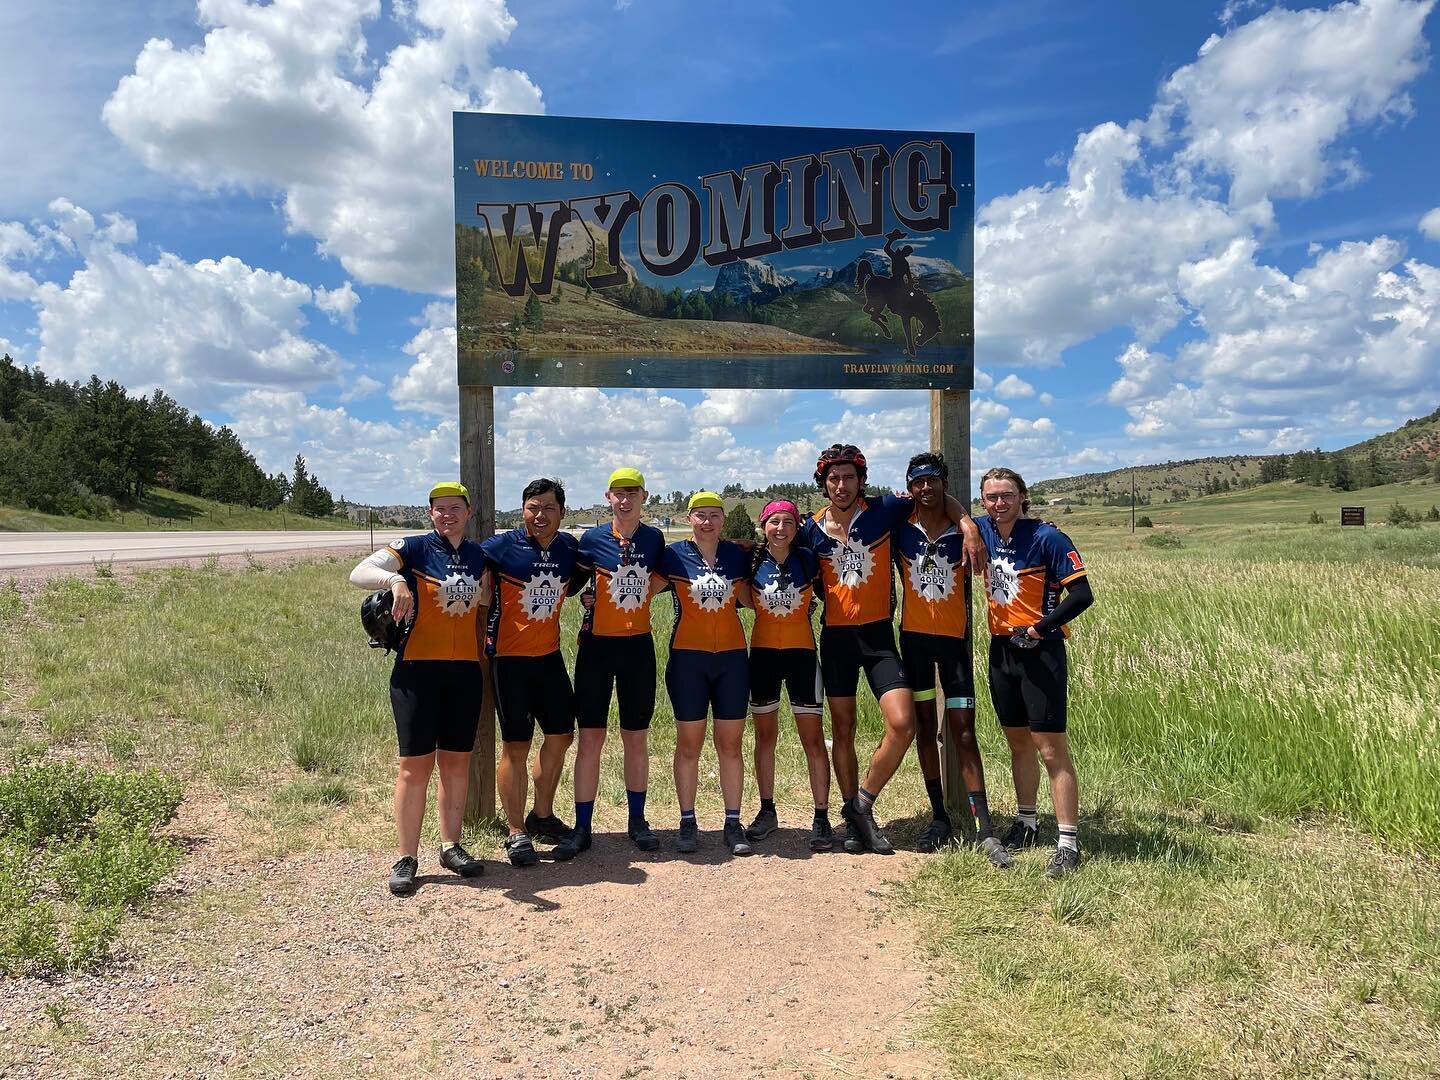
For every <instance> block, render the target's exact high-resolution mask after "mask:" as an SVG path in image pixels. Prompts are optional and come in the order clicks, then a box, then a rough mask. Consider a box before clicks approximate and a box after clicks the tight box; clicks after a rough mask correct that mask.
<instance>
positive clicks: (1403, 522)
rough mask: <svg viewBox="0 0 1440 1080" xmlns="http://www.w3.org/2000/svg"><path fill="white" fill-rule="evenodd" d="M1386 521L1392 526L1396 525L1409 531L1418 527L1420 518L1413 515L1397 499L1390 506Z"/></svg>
mask: <svg viewBox="0 0 1440 1080" xmlns="http://www.w3.org/2000/svg"><path fill="white" fill-rule="evenodd" d="M1385 520H1386V521H1388V522H1389V523H1390V524H1391V525H1396V526H1398V527H1400V528H1402V529H1408V528H1414V527H1415V526H1416V525H1418V524H1419V522H1420V517H1419V515H1418V514H1414V513H1411V511H1410V510H1409V509H1408V508H1407V507H1406V506H1405V505H1404V504H1402V503H1401V502H1400V501H1399V500H1398V499H1397V500H1396V501H1395V502H1393V503H1391V504H1390V513H1389V515H1388V516H1387V517H1386V519H1385Z"/></svg>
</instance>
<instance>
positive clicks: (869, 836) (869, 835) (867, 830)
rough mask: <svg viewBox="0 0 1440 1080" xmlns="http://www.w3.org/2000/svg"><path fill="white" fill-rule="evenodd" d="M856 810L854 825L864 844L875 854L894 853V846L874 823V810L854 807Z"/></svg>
mask: <svg viewBox="0 0 1440 1080" xmlns="http://www.w3.org/2000/svg"><path fill="white" fill-rule="evenodd" d="M856 811H857V815H856V818H855V825H856V827H857V828H858V830H859V833H860V839H861V840H862V841H863V842H864V844H865V846H866V847H867V848H869V849H870V850H871V851H873V852H874V853H875V854H876V855H894V854H895V846H894V845H893V844H891V843H890V841H889V839H888V838H887V837H886V836H885V834H884V833H883V832H881V831H880V826H879V825H876V824H875V811H873V810H861V809H859V807H856ZM847 850H848V849H847Z"/></svg>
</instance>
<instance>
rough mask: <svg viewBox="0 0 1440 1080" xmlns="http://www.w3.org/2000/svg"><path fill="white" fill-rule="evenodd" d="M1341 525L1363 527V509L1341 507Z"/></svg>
mask: <svg viewBox="0 0 1440 1080" xmlns="http://www.w3.org/2000/svg"><path fill="white" fill-rule="evenodd" d="M1340 524H1341V525H1362V526H1363V525H1364V524H1365V507H1363V506H1342V507H1340Z"/></svg>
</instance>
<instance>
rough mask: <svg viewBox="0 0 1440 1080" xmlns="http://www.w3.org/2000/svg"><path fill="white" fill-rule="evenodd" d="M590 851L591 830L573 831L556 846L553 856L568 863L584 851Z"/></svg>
mask: <svg viewBox="0 0 1440 1080" xmlns="http://www.w3.org/2000/svg"><path fill="white" fill-rule="evenodd" d="M589 850H590V830H589V829H571V830H570V835H569V836H567V837H566V838H565V839H564V840H561V841H560V843H558V844H556V845H555V850H554V852H552V854H553V855H554V856H555V858H557V859H558V860H560V861H561V862H567V861H568V860H570V859H573V858H574V857H575V856H576V855H579V854H580V853H581V852H582V851H589Z"/></svg>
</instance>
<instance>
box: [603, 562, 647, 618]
mask: <svg viewBox="0 0 1440 1080" xmlns="http://www.w3.org/2000/svg"><path fill="white" fill-rule="evenodd" d="M609 588H610V602H611V603H612V604H614V605H615V606H616V607H617V608H619V609H620V610H621V611H639V610H640V609H641V608H642V607H644V606H645V597H646V596H647V595H648V593H649V591H650V571H649V570H647V569H645V567H643V566H634V565H631V566H622V567H619V568H618V569H617V570H616V571H615V572H614V573H613V574H611V575H610V586H609Z"/></svg>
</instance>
